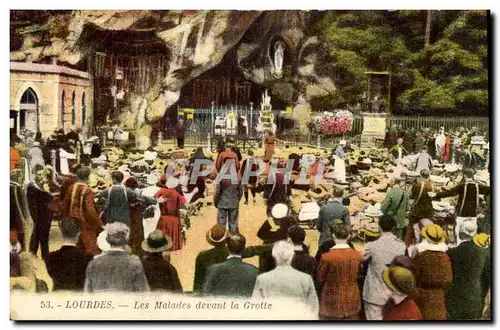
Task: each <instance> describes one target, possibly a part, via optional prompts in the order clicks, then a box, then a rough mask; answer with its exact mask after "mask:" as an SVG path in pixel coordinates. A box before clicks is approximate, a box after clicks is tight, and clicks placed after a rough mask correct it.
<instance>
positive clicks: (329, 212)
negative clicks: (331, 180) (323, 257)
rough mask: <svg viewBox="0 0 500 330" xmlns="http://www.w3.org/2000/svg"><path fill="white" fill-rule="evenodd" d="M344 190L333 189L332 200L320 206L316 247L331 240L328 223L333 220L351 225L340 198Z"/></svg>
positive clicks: (347, 212)
mask: <svg viewBox="0 0 500 330" xmlns="http://www.w3.org/2000/svg"><path fill="white" fill-rule="evenodd" d="M343 195H344V190H343V189H342V188H340V187H335V188H334V191H333V200H332V201H331V202H330V201H329V202H328V203H327V204H326V205H324V206H322V207H321V209H320V210H319V215H318V224H317V226H316V227H317V229H318V231H319V232H320V233H321V234H320V237H319V243H318V246H321V244H323V243H324V242H325V241H327V240H329V239H331V238H332V233H331V232H330V227H329V225H330V223H331V222H332V221H333V220H335V219H340V220H343V221H344V223H345V224H347V225H350V224H351V218H350V216H349V210H348V209H347V207H345V206H344V205H343V204H342V196H343Z"/></svg>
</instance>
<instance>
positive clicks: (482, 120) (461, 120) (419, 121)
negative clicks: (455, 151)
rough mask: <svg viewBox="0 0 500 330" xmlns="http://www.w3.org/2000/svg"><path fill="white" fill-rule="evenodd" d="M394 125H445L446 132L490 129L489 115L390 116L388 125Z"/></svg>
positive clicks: (403, 127) (417, 127)
mask: <svg viewBox="0 0 500 330" xmlns="http://www.w3.org/2000/svg"><path fill="white" fill-rule="evenodd" d="M392 125H398V126H401V128H402V129H409V128H415V129H422V128H430V129H431V130H435V131H437V130H439V128H440V127H444V129H445V131H446V132H449V131H453V130H456V129H458V128H459V127H464V128H466V129H471V128H473V127H477V128H479V129H481V130H485V131H488V129H489V125H490V118H489V117H465V116H447V117H443V116H389V117H388V118H387V127H391V126H392Z"/></svg>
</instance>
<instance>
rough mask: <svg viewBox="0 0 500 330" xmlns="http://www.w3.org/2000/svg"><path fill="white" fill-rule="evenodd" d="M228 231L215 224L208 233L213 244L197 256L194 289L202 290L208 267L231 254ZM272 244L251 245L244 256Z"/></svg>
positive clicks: (264, 250)
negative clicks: (227, 242) (228, 246)
mask: <svg viewBox="0 0 500 330" xmlns="http://www.w3.org/2000/svg"><path fill="white" fill-rule="evenodd" d="M227 235H228V231H227V229H226V228H225V227H223V226H221V225H215V226H213V227H212V228H211V229H210V230H209V231H208V232H207V235H206V238H207V241H208V243H209V244H210V245H212V246H213V248H212V249H210V250H204V251H201V252H200V253H199V254H198V256H197V257H196V262H195V271H194V284H193V291H194V292H201V291H202V288H203V283H204V282H205V279H206V277H207V274H208V269H209V268H210V267H211V266H212V265H215V264H219V263H221V262H224V261H225V260H226V259H227V257H228V256H229V250H228V248H227V246H226V238H227ZM271 248H272V247H271V246H268V245H260V246H249V247H246V248H245V249H244V250H243V252H242V258H243V259H245V258H252V257H254V256H256V255H261V254H262V253H265V252H266V251H270V250H271Z"/></svg>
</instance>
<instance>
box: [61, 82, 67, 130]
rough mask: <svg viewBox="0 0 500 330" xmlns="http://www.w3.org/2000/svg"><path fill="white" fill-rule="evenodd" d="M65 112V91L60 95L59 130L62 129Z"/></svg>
mask: <svg viewBox="0 0 500 330" xmlns="http://www.w3.org/2000/svg"><path fill="white" fill-rule="evenodd" d="M65 112H66V91H65V90H64V89H63V91H62V94H61V128H64V113H65Z"/></svg>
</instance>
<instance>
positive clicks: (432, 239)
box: [421, 224, 446, 244]
mask: <svg viewBox="0 0 500 330" xmlns="http://www.w3.org/2000/svg"><path fill="white" fill-rule="evenodd" d="M421 235H422V236H423V237H424V238H425V239H426V240H427V241H428V242H429V243H432V244H439V243H443V242H444V241H445V240H446V237H445V235H444V231H443V228H441V227H440V226H438V225H435V224H432V225H427V226H425V227H424V228H422V233H421Z"/></svg>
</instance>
